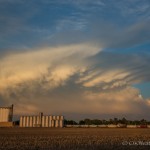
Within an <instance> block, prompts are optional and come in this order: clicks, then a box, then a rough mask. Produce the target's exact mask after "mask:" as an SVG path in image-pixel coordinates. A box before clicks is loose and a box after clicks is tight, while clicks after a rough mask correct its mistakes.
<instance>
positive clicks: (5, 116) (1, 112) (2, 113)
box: [0, 105, 13, 122]
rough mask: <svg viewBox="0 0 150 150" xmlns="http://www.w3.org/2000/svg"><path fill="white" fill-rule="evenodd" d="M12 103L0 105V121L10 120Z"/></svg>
mask: <svg viewBox="0 0 150 150" xmlns="http://www.w3.org/2000/svg"><path fill="white" fill-rule="evenodd" d="M12 117H13V105H12V106H11V107H0V122H12Z"/></svg>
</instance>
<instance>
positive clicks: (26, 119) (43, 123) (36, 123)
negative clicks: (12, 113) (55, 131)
mask: <svg viewBox="0 0 150 150" xmlns="http://www.w3.org/2000/svg"><path fill="white" fill-rule="evenodd" d="M63 126H64V116H51V115H50V116H45V115H43V113H39V115H38V116H21V117H20V127H61V128H62V127H63Z"/></svg>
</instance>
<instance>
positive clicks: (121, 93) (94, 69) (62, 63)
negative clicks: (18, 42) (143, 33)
mask: <svg viewBox="0 0 150 150" xmlns="http://www.w3.org/2000/svg"><path fill="white" fill-rule="evenodd" d="M99 51H100V52H99ZM127 60H128V61H127ZM149 60H150V57H149V55H146V56H145V55H137V54H136V55H123V54H114V53H106V52H102V51H101V49H100V48H99V47H97V46H96V45H93V44H92V43H91V44H90V43H88V44H87V43H83V44H77V45H76V44H75V45H68V46H67V45H65V46H64V45H62V46H58V47H43V48H39V49H33V50H29V51H24V52H16V53H12V54H5V55H4V56H3V57H2V59H1V60H0V66H1V72H0V78H1V82H0V99H1V102H2V104H3V105H7V104H11V103H14V104H15V106H16V108H17V111H16V114H20V113H21V111H22V110H23V111H22V114H25V113H27V112H28V113H32V114H33V113H37V111H44V112H45V113H54V114H63V113H64V114H66V115H67V114H68V115H69V114H71V113H74V114H75V113H77V112H78V113H80V114H83V115H84V114H103V115H105V116H107V115H110V114H111V115H112V116H116V115H121V114H122V115H123V114H125V115H126V116H128V117H129V116H130V115H131V114H132V115H135V116H136V115H137V114H138V115H139V118H140V117H142V116H146V113H149V100H144V99H143V98H142V97H141V96H140V91H139V90H138V89H135V88H133V87H132V84H135V83H140V82H145V81H149V80H150V78H149V75H150V72H149V70H150V69H149V65H148V64H149V63H148V62H149ZM106 110H107V112H106ZM137 118H138V116H137Z"/></svg>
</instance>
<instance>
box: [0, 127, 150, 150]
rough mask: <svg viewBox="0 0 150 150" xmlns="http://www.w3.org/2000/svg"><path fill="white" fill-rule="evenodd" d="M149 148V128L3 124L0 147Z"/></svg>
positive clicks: (50, 149) (11, 149) (5, 149)
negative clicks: (22, 126)
mask: <svg viewBox="0 0 150 150" xmlns="http://www.w3.org/2000/svg"><path fill="white" fill-rule="evenodd" d="M8 149H9V150H103V149H106V150H107V149H124V150H125V149H131V150H132V149H136V150H137V149H143V150H145V149H150V129H140V128H139V129H127V128H114V129H113V128H104V129H103V128H0V150H8Z"/></svg>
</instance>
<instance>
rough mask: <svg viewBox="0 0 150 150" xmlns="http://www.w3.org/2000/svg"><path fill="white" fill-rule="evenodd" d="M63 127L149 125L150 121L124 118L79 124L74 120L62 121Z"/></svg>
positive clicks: (88, 121)
mask: <svg viewBox="0 0 150 150" xmlns="http://www.w3.org/2000/svg"><path fill="white" fill-rule="evenodd" d="M64 124H65V125H102V124H103V125H108V124H114V125H117V124H128V125H148V124H150V121H147V120H145V119H141V120H127V119H126V118H124V117H123V118H122V119H118V118H114V119H109V120H105V119H103V120H99V119H88V118H86V119H84V120H80V121H79V122H76V121H74V120H66V119H65V120H64Z"/></svg>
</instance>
